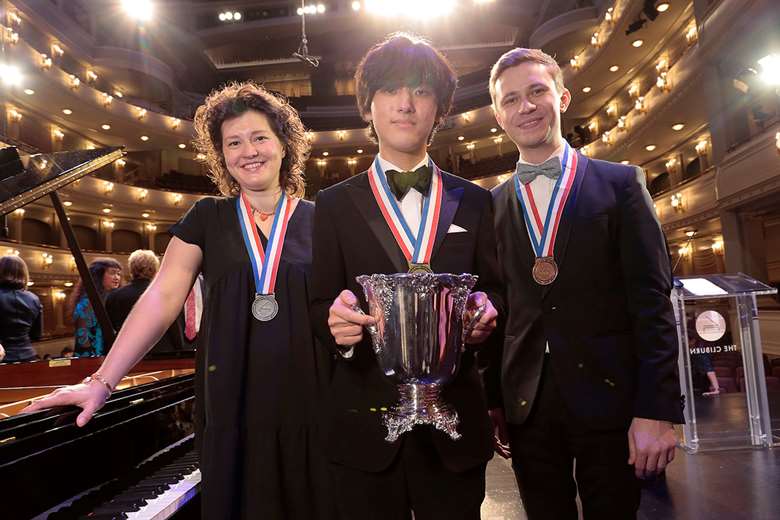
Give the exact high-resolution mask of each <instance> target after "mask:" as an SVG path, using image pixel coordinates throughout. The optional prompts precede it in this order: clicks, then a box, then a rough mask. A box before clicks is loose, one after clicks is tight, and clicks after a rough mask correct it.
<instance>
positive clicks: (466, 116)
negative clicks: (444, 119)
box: [460, 112, 471, 124]
mask: <svg viewBox="0 0 780 520" xmlns="http://www.w3.org/2000/svg"><path fill="white" fill-rule="evenodd" d="M460 117H462V118H463V121H465V122H466V124H468V123H471V113H470V112H463V113H462V114H461V115H460Z"/></svg>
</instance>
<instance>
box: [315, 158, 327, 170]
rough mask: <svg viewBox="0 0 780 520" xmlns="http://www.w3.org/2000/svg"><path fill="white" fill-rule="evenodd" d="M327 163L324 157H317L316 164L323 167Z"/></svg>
mask: <svg viewBox="0 0 780 520" xmlns="http://www.w3.org/2000/svg"><path fill="white" fill-rule="evenodd" d="M327 163H328V161H327V160H326V159H317V166H319V167H320V168H324V167H325V165H326V164H327Z"/></svg>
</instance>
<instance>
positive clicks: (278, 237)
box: [236, 193, 293, 294]
mask: <svg viewBox="0 0 780 520" xmlns="http://www.w3.org/2000/svg"><path fill="white" fill-rule="evenodd" d="M292 208H293V200H292V199H291V198H290V197H288V196H287V195H285V194H282V196H281V200H280V201H279V204H278V205H277V208H276V211H275V212H274V221H273V224H272V225H271V234H270V235H269V237H268V243H267V244H266V247H265V249H263V243H262V242H261V241H260V233H259V232H258V231H257V225H256V224H255V217H254V214H253V213H252V206H251V205H250V204H249V199H247V197H246V195H244V194H243V193H242V194H241V196H240V197H238V198H237V199H236V211H237V212H238V221H239V222H240V224H241V235H242V236H243V237H244V244H245V245H246V251H247V253H248V254H249V261H250V262H251V263H252V272H253V273H254V276H255V292H256V293H257V294H273V293H274V288H275V286H276V274H277V272H278V271H279V261H280V260H281V258H282V247H283V246H284V236H285V234H287V224H288V223H289V221H290V215H291V214H292Z"/></svg>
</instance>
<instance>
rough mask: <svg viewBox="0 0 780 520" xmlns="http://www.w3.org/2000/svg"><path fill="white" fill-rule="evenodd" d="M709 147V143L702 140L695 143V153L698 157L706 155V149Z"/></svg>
mask: <svg viewBox="0 0 780 520" xmlns="http://www.w3.org/2000/svg"><path fill="white" fill-rule="evenodd" d="M708 146H709V142H707V139H702V140H701V141H699V142H698V143H696V146H695V148H696V153H697V154H699V155H705V154H706V153H707V147H708Z"/></svg>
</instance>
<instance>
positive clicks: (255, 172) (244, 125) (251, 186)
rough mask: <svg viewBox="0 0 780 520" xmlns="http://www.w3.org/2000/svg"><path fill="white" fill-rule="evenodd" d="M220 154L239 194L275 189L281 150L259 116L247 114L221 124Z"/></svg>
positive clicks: (271, 132)
mask: <svg viewBox="0 0 780 520" xmlns="http://www.w3.org/2000/svg"><path fill="white" fill-rule="evenodd" d="M222 154H223V156H224V157H225V165H226V166H227V169H228V172H229V173H230V175H231V176H232V177H233V178H234V179H235V180H236V182H238V185H239V186H240V187H241V190H242V191H244V192H246V191H266V190H269V189H274V188H277V187H279V171H280V169H281V166H282V159H283V158H284V154H285V152H284V146H282V142H281V141H280V140H279V138H278V137H277V136H276V134H275V133H274V131H273V129H272V128H271V124H270V123H269V121H268V118H267V117H266V115H265V114H263V113H262V112H258V111H257V110H248V111H246V112H244V113H243V114H241V115H240V116H238V117H234V118H231V119H227V120H225V121H224V122H223V123H222Z"/></svg>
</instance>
